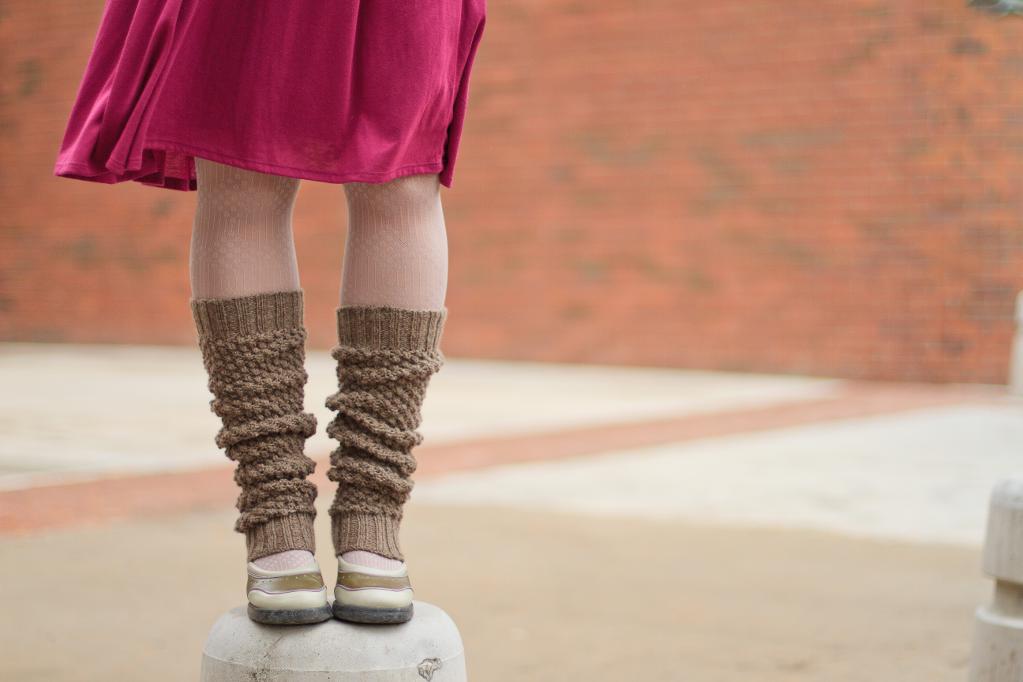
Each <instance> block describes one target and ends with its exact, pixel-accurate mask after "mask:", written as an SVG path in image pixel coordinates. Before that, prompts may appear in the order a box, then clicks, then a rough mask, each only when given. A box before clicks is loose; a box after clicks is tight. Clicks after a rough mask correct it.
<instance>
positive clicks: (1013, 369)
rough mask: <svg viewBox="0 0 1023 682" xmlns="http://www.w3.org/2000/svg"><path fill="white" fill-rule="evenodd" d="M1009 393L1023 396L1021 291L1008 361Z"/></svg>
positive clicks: (1022, 293)
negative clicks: (1010, 354)
mask: <svg viewBox="0 0 1023 682" xmlns="http://www.w3.org/2000/svg"><path fill="white" fill-rule="evenodd" d="M1009 392H1010V393H1012V394H1013V395H1020V396H1023V291H1021V292H1019V294H1017V295H1016V334H1015V336H1014V337H1013V341H1012V357H1011V358H1010V361H1009Z"/></svg>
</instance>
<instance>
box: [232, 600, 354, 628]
mask: <svg viewBox="0 0 1023 682" xmlns="http://www.w3.org/2000/svg"><path fill="white" fill-rule="evenodd" d="M333 615H334V614H333V613H332V612H331V609H330V607H329V606H327V605H324V606H321V607H318V608H315V609H261V608H258V607H255V606H253V605H252V604H249V618H250V619H251V620H254V621H256V622H257V623H264V624H267V625H308V624H310V623H322V622H323V621H326V620H330V619H331V617H333Z"/></svg>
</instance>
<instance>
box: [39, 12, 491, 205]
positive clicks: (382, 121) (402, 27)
mask: <svg viewBox="0 0 1023 682" xmlns="http://www.w3.org/2000/svg"><path fill="white" fill-rule="evenodd" d="M485 16H486V3H485V0H340V1H336V2H335V1H326V0H280V1H278V0H107V5H106V9H105V11H104V14H103V18H102V22H101V24H100V27H99V32H98V34H97V36H96V41H95V45H94V47H93V52H92V55H91V57H90V58H89V63H88V65H87V67H86V70H85V75H84V77H83V79H82V83H81V87H80V88H79V91H78V95H77V98H76V100H75V103H74V107H73V108H72V110H71V115H70V117H69V121H68V125H67V131H66V133H65V136H64V141H63V143H62V145H61V148H60V152H59V154H58V157H57V163H56V166H55V168H54V172H55V174H56V175H58V176H61V177H68V178H76V179H80V180H91V181H94V182H104V183H116V182H122V181H125V180H134V181H136V182H140V183H144V184H147V185H154V186H157V187H167V188H170V189H178V190H194V189H196V182H195V162H194V158H195V157H200V158H203V159H209V160H212V161H217V162H220V163H225V164H229V165H232V166H237V167H239V168H246V169H249V170H255V171H260V172H263V173H273V174H275V175H287V176H291V177H296V178H306V179H310V180H320V181H324V182H335V183H343V182H385V181H387V180H391V179H393V178H397V177H401V176H404V175H411V174H414V173H439V174H440V181H441V183H442V184H444V185H445V186H446V187H450V186H451V179H452V173H453V170H454V163H455V155H456V153H457V152H458V142H459V138H460V136H461V133H462V123H463V120H464V118H465V113H466V98H467V96H468V84H469V72H470V69H471V67H472V62H473V58H474V56H475V54H476V49H477V46H478V45H479V42H480V38H481V36H482V34H483V25H484V23H485Z"/></svg>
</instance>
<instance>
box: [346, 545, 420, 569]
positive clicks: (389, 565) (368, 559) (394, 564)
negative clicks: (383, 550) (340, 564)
mask: <svg viewBox="0 0 1023 682" xmlns="http://www.w3.org/2000/svg"><path fill="white" fill-rule="evenodd" d="M337 556H338V558H340V559H343V560H344V561H347V562H348V563H350V564H358V565H359V566H365V567H366V568H382V569H384V570H392V569H395V568H399V567H401V565H402V564H403V563H405V562H403V561H400V560H399V559H391V558H389V557H385V556H380V555H379V554H375V553H373V552H367V551H366V550H363V549H353V550H349V551H347V552H342V553H341V554H338V555H337Z"/></svg>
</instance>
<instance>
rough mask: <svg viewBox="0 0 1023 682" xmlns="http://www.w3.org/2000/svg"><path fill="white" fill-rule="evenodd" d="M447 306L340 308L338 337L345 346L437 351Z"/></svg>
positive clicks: (338, 309) (338, 312)
mask: <svg viewBox="0 0 1023 682" xmlns="http://www.w3.org/2000/svg"><path fill="white" fill-rule="evenodd" d="M447 312H448V309H447V308H446V307H444V308H440V309H438V310H413V309H410V308H394V307H390V306H340V307H338V308H337V338H338V341H339V342H340V343H342V344H344V345H349V346H357V347H362V348H390V349H395V350H437V349H438V348H439V346H440V339H441V336H442V334H443V332H444V320H445V319H446V318H447Z"/></svg>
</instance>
